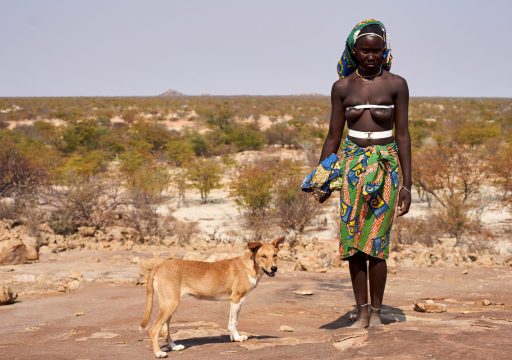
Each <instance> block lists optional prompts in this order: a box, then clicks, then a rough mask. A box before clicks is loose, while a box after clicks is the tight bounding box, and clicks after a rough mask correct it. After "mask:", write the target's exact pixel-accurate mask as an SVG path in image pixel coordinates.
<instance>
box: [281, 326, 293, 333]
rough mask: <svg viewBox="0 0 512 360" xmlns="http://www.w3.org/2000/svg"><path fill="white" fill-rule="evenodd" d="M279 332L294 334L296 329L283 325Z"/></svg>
mask: <svg viewBox="0 0 512 360" xmlns="http://www.w3.org/2000/svg"><path fill="white" fill-rule="evenodd" d="M279 331H283V332H294V331H295V329H294V328H292V327H291V326H288V325H281V326H280V327H279Z"/></svg>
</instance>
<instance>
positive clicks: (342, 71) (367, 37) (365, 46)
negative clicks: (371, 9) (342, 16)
mask: <svg viewBox="0 0 512 360" xmlns="http://www.w3.org/2000/svg"><path fill="white" fill-rule="evenodd" d="M391 61H392V56H391V46H390V43H389V34H388V33H387V31H386V29H385V27H384V24H382V23H381V22H380V21H377V20H374V19H368V20H364V21H361V22H360V23H358V24H357V25H356V26H355V27H354V28H353V29H352V31H351V32H350V35H349V36H348V38H347V41H346V43H345V49H344V51H343V54H342V56H341V59H340V61H339V62H338V75H339V76H340V78H343V77H346V76H348V75H350V74H351V73H352V72H353V71H355V70H356V69H357V67H361V68H365V69H367V70H370V71H371V70H372V69H374V68H378V67H379V66H382V68H383V69H385V70H389V69H391Z"/></svg>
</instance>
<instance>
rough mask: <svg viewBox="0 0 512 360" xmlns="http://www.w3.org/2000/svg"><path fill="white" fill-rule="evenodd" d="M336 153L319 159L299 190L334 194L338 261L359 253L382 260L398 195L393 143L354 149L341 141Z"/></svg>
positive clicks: (386, 254)
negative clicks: (337, 194) (337, 197)
mask: <svg viewBox="0 0 512 360" xmlns="http://www.w3.org/2000/svg"><path fill="white" fill-rule="evenodd" d="M342 151H343V154H342V156H341V157H340V158H338V157H337V156H336V155H335V154H331V155H330V156H329V157H327V158H326V159H325V160H324V161H322V163H321V164H320V165H319V166H318V167H317V168H316V169H315V170H313V172H311V173H310V174H309V175H308V176H307V177H306V178H305V179H304V181H303V183H302V190H304V191H306V192H311V193H313V194H318V192H322V193H327V196H328V195H329V194H330V192H332V191H334V190H340V192H341V196H340V235H341V237H340V243H339V251H340V255H341V257H342V258H347V257H350V256H352V255H354V254H355V253H357V252H359V251H361V252H363V253H365V254H368V255H369V256H373V257H377V258H380V259H387V258H388V256H389V240H390V239H389V238H390V233H391V227H392V225H393V220H394V215H395V205H396V200H397V192H398V191H397V189H398V164H399V160H398V147H397V144H396V142H395V141H393V142H391V143H389V144H386V145H371V146H367V147H360V146H358V145H357V144H355V143H354V142H352V141H350V140H348V139H346V140H345V143H344V145H343V150H342ZM327 163H328V164H327ZM333 174H335V175H336V177H333V176H332V175H333ZM315 197H317V196H315ZM317 198H318V197H317ZM324 198H325V197H324Z"/></svg>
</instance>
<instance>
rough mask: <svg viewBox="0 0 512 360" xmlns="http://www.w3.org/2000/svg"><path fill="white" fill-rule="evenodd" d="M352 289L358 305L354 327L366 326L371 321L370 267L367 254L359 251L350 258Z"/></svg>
mask: <svg viewBox="0 0 512 360" xmlns="http://www.w3.org/2000/svg"><path fill="white" fill-rule="evenodd" d="M348 264H349V268H350V278H351V280H352V289H353V290H354V297H355V299H356V305H357V319H356V321H355V323H354V324H353V325H352V327H357V328H366V327H368V324H369V321H370V318H369V316H370V314H369V306H368V269H367V266H366V254H364V253H362V252H358V253H356V254H355V255H353V256H351V257H350V258H349V260H348Z"/></svg>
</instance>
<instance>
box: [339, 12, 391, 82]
mask: <svg viewBox="0 0 512 360" xmlns="http://www.w3.org/2000/svg"><path fill="white" fill-rule="evenodd" d="M373 24H376V25H379V26H380V27H381V28H382V33H383V34H384V36H383V38H384V42H385V48H384V54H383V56H382V57H383V61H382V68H383V69H384V70H388V71H389V70H390V69H391V61H392V60H393V56H392V55H391V44H390V42H389V34H388V33H387V31H386V28H385V27H384V24H383V23H381V22H380V21H377V20H375V19H367V20H363V21H361V22H360V23H358V24H357V25H356V26H354V28H353V29H352V31H351V32H350V35H349V36H348V38H347V41H346V43H345V49H344V50H343V54H341V59H340V61H338V75H339V76H340V78H344V77H346V76H348V75H350V74H351V73H352V72H354V71H355V70H356V69H357V59H356V58H355V56H354V55H353V54H352V51H353V50H354V47H355V45H356V39H357V36H358V35H359V33H360V32H361V30H363V29H364V28H365V27H367V26H368V25H373Z"/></svg>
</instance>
